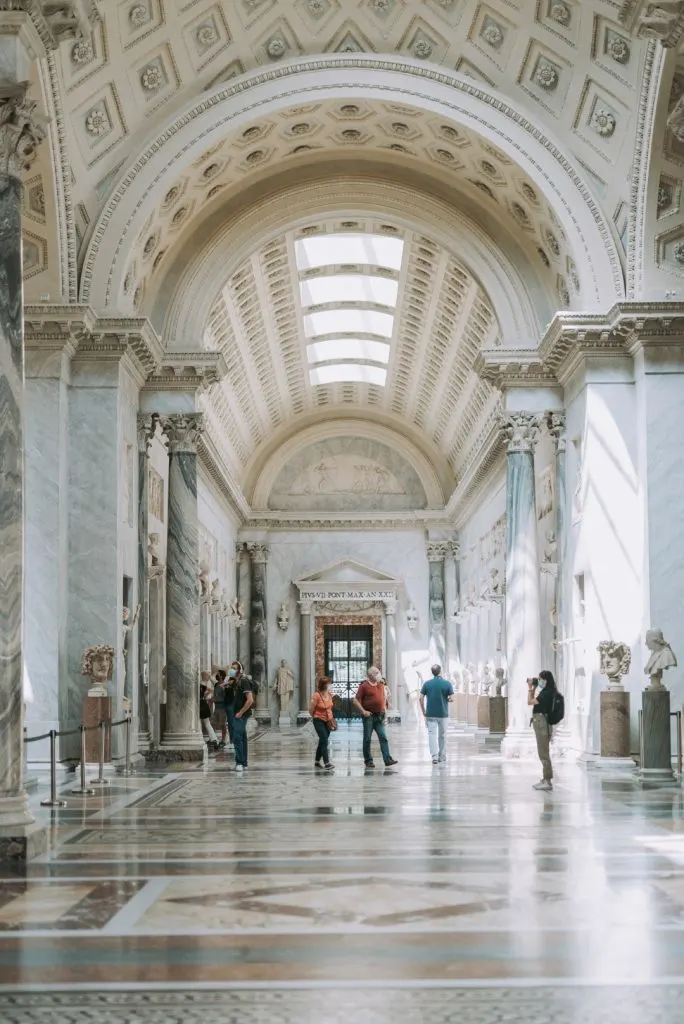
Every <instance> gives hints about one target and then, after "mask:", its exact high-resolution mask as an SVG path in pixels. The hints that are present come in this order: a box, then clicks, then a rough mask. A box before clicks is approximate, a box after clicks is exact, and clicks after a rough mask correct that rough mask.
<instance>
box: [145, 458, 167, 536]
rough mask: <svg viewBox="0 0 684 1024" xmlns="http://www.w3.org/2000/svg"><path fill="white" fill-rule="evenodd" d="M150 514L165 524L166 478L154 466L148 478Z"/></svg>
mask: <svg viewBox="0 0 684 1024" xmlns="http://www.w3.org/2000/svg"><path fill="white" fill-rule="evenodd" d="M147 486H148V496H149V497H148V500H149V512H150V515H151V516H154V517H155V519H159V521H160V522H162V523H163V522H164V477H163V476H162V475H161V473H158V472H157V470H156V469H155V468H154V466H150V467H149V477H148V483H147Z"/></svg>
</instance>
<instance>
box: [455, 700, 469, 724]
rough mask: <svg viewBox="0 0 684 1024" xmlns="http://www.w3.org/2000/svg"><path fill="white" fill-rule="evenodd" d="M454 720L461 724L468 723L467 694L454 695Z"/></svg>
mask: <svg viewBox="0 0 684 1024" xmlns="http://www.w3.org/2000/svg"><path fill="white" fill-rule="evenodd" d="M456 720H457V721H458V722H463V723H464V724H465V723H466V722H467V721H468V694H467V693H457V694H456Z"/></svg>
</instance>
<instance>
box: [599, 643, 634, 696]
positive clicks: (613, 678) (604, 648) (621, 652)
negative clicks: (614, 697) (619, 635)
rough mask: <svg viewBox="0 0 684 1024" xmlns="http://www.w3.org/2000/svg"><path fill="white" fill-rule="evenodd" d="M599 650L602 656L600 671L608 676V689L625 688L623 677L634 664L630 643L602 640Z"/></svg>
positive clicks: (600, 656)
mask: <svg viewBox="0 0 684 1024" xmlns="http://www.w3.org/2000/svg"><path fill="white" fill-rule="evenodd" d="M597 650H598V652H599V658H600V667H599V671H600V672H601V674H602V675H604V676H606V677H607V678H608V689H609V690H624V686H623V685H622V677H623V676H626V675H627V674H628V673H629V668H630V665H631V664H632V652H631V650H630V648H629V644H624V643H620V642H615V641H613V640H602V641H601V643H600V644H599V645H598V648H597Z"/></svg>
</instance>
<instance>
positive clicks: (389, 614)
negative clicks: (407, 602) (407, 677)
mask: <svg viewBox="0 0 684 1024" xmlns="http://www.w3.org/2000/svg"><path fill="white" fill-rule="evenodd" d="M384 604H385V626H386V629H387V633H386V635H385V660H386V662H387V664H386V666H385V677H386V679H387V681H388V682H389V685H390V703H391V705H392V708H391V710H392V711H393V712H394V716H396V715H398V714H399V685H398V676H399V669H398V651H397V602H396V601H385V602H384Z"/></svg>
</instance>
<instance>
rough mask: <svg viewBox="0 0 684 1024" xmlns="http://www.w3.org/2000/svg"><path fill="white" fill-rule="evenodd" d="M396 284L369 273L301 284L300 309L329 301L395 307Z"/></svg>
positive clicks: (316, 279)
mask: <svg viewBox="0 0 684 1024" xmlns="http://www.w3.org/2000/svg"><path fill="white" fill-rule="evenodd" d="M398 289H399V282H398V281H395V280H393V279H392V278H391V277H375V276H371V275H368V274H337V275H331V276H329V277H314V278H311V279H310V280H306V281H300V283H299V292H300V296H301V300H302V305H303V306H322V305H325V303H328V302H372V303H374V304H375V305H377V306H392V307H394V306H395V305H396V301H397V292H398Z"/></svg>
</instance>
